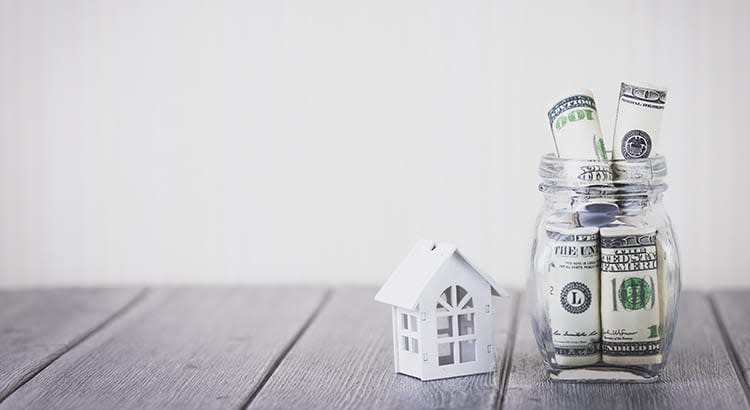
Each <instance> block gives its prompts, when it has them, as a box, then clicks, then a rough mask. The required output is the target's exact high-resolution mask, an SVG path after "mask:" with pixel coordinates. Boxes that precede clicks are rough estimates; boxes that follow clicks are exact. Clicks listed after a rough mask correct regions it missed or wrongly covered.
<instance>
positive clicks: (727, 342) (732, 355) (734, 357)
mask: <svg viewBox="0 0 750 410" xmlns="http://www.w3.org/2000/svg"><path fill="white" fill-rule="evenodd" d="M707 296H708V303H709V306H711V313H713V315H714V318H716V324H717V325H718V326H719V333H720V334H721V340H722V342H723V343H724V347H725V348H726V350H727V353H728V354H729V360H730V361H731V362H732V367H733V368H734V372H735V373H736V374H737V378H738V379H739V381H740V384H741V385H742V389H743V390H744V391H745V397H747V400H748V402H750V385H748V380H747V379H746V378H745V372H744V371H743V370H742V366H740V360H739V356H738V354H737V350H736V349H735V348H734V344H733V343H732V339H731V338H730V337H729V331H728V330H727V327H726V324H725V323H724V319H722V317H721V315H720V314H719V309H718V306H716V300H715V299H714V298H715V295H707Z"/></svg>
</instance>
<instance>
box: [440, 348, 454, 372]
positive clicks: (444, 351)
mask: <svg viewBox="0 0 750 410" xmlns="http://www.w3.org/2000/svg"><path fill="white" fill-rule="evenodd" d="M453 363H455V361H454V360H453V342H451V343H439V344H438V365H440V366H445V365H448V364H453Z"/></svg>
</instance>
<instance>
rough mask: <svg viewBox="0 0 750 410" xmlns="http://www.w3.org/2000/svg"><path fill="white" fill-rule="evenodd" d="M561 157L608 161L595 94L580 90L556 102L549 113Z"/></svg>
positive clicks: (548, 116) (550, 123) (557, 151)
mask: <svg viewBox="0 0 750 410" xmlns="http://www.w3.org/2000/svg"><path fill="white" fill-rule="evenodd" d="M547 118H548V119H549V126H550V129H551V130H552V138H553V140H554V142H555V151H556V153H557V156H558V157H560V158H571V159H599V160H602V161H606V160H608V157H607V151H606V148H605V145H604V139H603V138H602V129H601V125H600V124H599V114H598V113H597V111H596V103H595V102H594V94H593V93H592V92H591V91H590V90H586V89H581V90H578V91H577V92H576V93H574V94H572V95H570V96H567V97H565V98H563V99H561V100H559V101H557V102H556V103H555V104H554V105H553V106H552V108H551V109H550V110H549V111H548V112H547Z"/></svg>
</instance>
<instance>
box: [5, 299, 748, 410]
mask: <svg viewBox="0 0 750 410" xmlns="http://www.w3.org/2000/svg"><path fill="white" fill-rule="evenodd" d="M375 291H376V289H374V288H338V289H322V288H292V287H288V288H283V287H282V288H279V287H277V288H271V287H235V288H221V287H199V288H155V289H40V290H23V291H9V290H6V291H0V410H2V409H29V408H30V409H36V408H39V409H48V408H49V409H109V408H160V409H161V408H179V409H184V408H196V409H206V408H243V409H244V408H250V409H274V408H276V409H334V408H393V409H402V408H451V407H457V408H480V409H495V408H523V409H527V408H555V409H565V408H571V409H573V408H575V409H582V408H585V409H589V408H594V409H595V408H607V409H643V408H675V409H676V408H681V409H685V408H710V409H735V408H736V409H746V408H750V401H748V400H749V397H750V389H748V377H750V291H721V292H715V293H710V294H703V293H698V292H690V291H688V292H683V295H682V299H681V306H680V318H679V322H678V327H677V335H676V338H675V342H674V345H673V347H672V354H671V357H670V362H669V365H668V366H667V368H666V369H665V371H664V374H663V375H662V378H661V379H660V380H659V381H657V382H655V383H650V384H573V383H555V382H550V381H549V380H548V379H547V378H546V375H545V373H544V371H543V367H542V364H541V361H540V359H539V355H538V352H537V351H536V343H535V342H534V340H533V335H532V333H531V327H530V321H529V317H528V308H527V306H526V304H525V301H524V298H523V296H522V295H521V294H519V293H518V292H515V293H514V294H513V296H512V297H511V298H508V299H496V302H497V303H496V306H495V310H496V315H495V318H494V320H495V329H494V331H495V334H494V339H495V340H494V343H495V346H496V349H495V352H496V360H497V369H498V370H497V371H496V372H495V373H492V374H483V375H477V376H469V377H461V378H454V379H447V380H437V381H431V382H420V381H419V380H416V379H414V378H411V377H408V376H403V375H398V374H394V373H393V363H392V360H393V354H392V350H391V349H392V346H391V343H392V337H391V323H390V309H389V308H388V307H387V306H385V305H381V304H378V303H376V302H374V301H373V300H372V298H373V296H374V294H375Z"/></svg>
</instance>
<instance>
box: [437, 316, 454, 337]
mask: <svg viewBox="0 0 750 410" xmlns="http://www.w3.org/2000/svg"><path fill="white" fill-rule="evenodd" d="M437 336H438V339H439V338H441V337H453V318H452V317H451V316H438V317H437Z"/></svg>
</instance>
